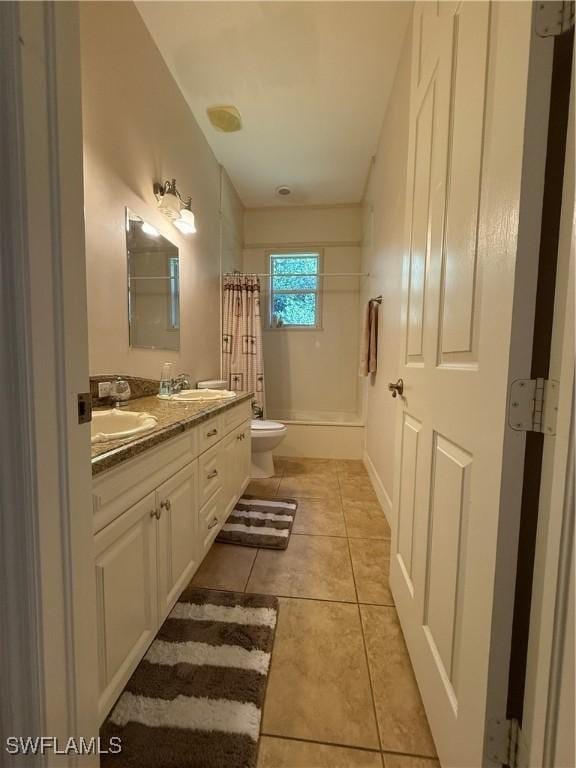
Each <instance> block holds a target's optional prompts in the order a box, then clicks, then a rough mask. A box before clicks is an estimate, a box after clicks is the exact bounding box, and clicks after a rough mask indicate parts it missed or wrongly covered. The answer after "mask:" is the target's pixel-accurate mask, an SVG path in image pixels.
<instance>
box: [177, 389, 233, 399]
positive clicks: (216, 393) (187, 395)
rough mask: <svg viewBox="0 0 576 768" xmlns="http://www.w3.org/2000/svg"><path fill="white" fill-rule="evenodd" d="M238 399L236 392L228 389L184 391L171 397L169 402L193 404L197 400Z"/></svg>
mask: <svg viewBox="0 0 576 768" xmlns="http://www.w3.org/2000/svg"><path fill="white" fill-rule="evenodd" d="M232 397H236V392H230V391H229V390H227V389H183V390H182V392H178V394H176V395H170V397H168V398H166V399H167V400H173V401H176V402H178V401H180V402H182V401H184V402H191V401H195V400H228V399H229V398H232Z"/></svg>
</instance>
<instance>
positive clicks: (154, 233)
mask: <svg viewBox="0 0 576 768" xmlns="http://www.w3.org/2000/svg"><path fill="white" fill-rule="evenodd" d="M142 232H144V233H145V234H147V235H150V237H159V236H160V232H158V230H157V229H156V227H153V226H152V224H148V222H147V221H143V222H142Z"/></svg>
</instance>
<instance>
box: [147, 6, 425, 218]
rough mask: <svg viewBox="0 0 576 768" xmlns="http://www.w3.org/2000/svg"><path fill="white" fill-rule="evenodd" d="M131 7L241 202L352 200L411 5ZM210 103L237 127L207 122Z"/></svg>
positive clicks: (358, 189) (356, 195) (371, 151)
mask: <svg viewBox="0 0 576 768" xmlns="http://www.w3.org/2000/svg"><path fill="white" fill-rule="evenodd" d="M137 6H138V10H139V11H140V14H141V15H142V18H143V19H144V22H145V23H146V25H147V27H148V29H149V30H150V33H151V34H152V37H153V38H154V40H155V42H156V44H157V46H158V48H159V49H160V52H161V53H162V55H163V57H164V59H165V60H166V63H167V64H168V67H169V68H170V70H171V72H172V75H173V76H174V78H175V80H176V82H177V83H178V85H179V87H180V90H181V91H182V93H183V94H184V97H185V98H186V100H187V102H188V104H189V106H190V108H191V110H192V112H193V114H194V116H195V118H196V120H197V121H198V123H199V125H200V127H201V129H202V131H203V133H204V135H205V136H206V138H207V140H208V142H209V143H210V146H211V147H212V150H213V151H214V153H215V155H216V157H217V158H218V160H219V162H220V163H222V165H223V166H224V167H225V168H226V171H227V172H228V174H229V176H230V178H231V179H232V182H233V184H234V186H235V187H236V189H237V191H238V193H239V195H240V197H241V198H242V202H243V203H244V205H245V206H247V207H258V206H269V205H291V204H298V205H317V204H333V203H355V202H359V201H360V200H361V197H362V192H363V189H364V184H365V181H366V176H367V173H368V169H369V166H370V159H371V157H372V155H373V154H374V153H375V150H376V146H377V142H378V135H379V133H380V129H381V125H382V121H383V118H384V112H385V109H386V104H387V102H388V98H389V96H390V92H391V89H392V83H393V80H394V75H395V72H396V66H397V63H398V58H399V56H400V50H401V47H402V42H403V38H404V34H405V32H406V28H407V25H408V21H409V17H410V13H411V7H412V4H411V3H409V2H358V0H354V1H353V2H282V1H280V2H243V1H242V0H241V1H240V2H238V1H236V2H166V0H163V1H161V2H149V1H146V2H137ZM218 104H226V105H228V104H230V105H234V106H236V107H237V108H238V109H239V111H240V113H241V115H242V121H243V129H242V130H241V131H239V132H237V133H228V134H226V133H219V132H217V131H216V130H215V129H214V128H213V127H212V126H211V124H210V123H209V121H208V118H207V116H206V109H207V107H210V106H214V105H218ZM284 184H285V185H288V186H290V187H291V188H292V190H293V192H292V195H291V196H290V197H288V198H279V197H278V196H277V195H276V194H275V189H276V188H277V187H278V186H280V185H284Z"/></svg>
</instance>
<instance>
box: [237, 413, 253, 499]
mask: <svg viewBox="0 0 576 768" xmlns="http://www.w3.org/2000/svg"><path fill="white" fill-rule="evenodd" d="M239 434H240V435H242V438H241V439H240V440H239V441H238V446H239V447H238V487H239V491H238V495H239V496H240V494H242V493H244V491H245V490H246V486H247V485H248V483H249V482H250V468H251V464H252V435H251V432H250V420H248V421H245V422H244V424H242V426H241V427H240V429H239Z"/></svg>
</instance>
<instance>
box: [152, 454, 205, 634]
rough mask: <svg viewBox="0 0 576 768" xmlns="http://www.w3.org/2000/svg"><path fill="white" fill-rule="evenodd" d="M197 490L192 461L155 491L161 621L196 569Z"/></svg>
mask: <svg viewBox="0 0 576 768" xmlns="http://www.w3.org/2000/svg"><path fill="white" fill-rule="evenodd" d="M197 488H198V462H197V461H193V462H191V463H190V464H188V465H187V466H186V467H184V469H181V470H180V471H179V472H177V473H176V474H175V475H174V476H173V477H171V478H170V479H169V480H167V481H166V482H165V483H163V484H162V485H161V486H159V488H158V489H157V491H156V509H157V514H158V577H159V584H158V604H159V610H160V621H163V620H164V618H165V617H166V616H167V615H168V613H169V612H170V610H171V608H172V606H173V605H174V603H175V602H176V600H177V599H178V596H179V595H180V593H181V592H182V590H183V589H184V587H185V586H186V585H187V583H188V581H189V580H190V579H191V578H192V576H193V574H194V571H195V570H196V568H197V567H198V563H199V561H198V555H197V551H198V547H197V538H198V526H197Z"/></svg>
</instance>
